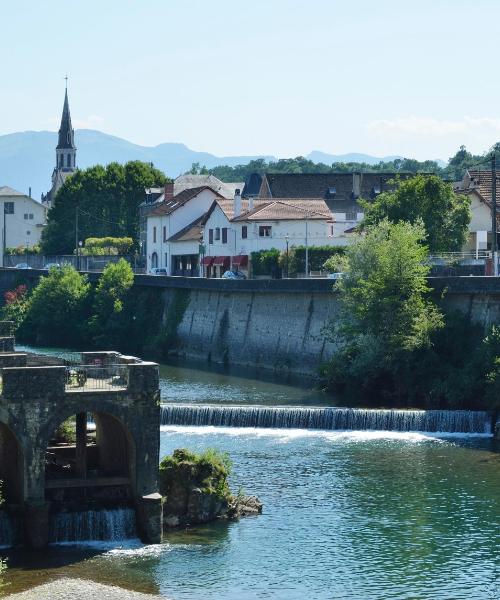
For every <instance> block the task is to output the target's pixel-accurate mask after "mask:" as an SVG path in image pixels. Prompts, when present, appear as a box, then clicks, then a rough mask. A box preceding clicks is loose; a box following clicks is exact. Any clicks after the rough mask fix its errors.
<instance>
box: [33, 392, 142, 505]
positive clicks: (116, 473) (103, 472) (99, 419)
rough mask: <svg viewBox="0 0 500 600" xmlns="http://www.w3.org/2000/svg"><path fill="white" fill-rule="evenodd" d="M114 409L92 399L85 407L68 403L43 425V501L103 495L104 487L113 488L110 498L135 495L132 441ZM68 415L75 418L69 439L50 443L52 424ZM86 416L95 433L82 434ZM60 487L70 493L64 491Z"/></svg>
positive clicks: (123, 497)
mask: <svg viewBox="0 0 500 600" xmlns="http://www.w3.org/2000/svg"><path fill="white" fill-rule="evenodd" d="M115 412H116V411H114V410H112V409H109V407H108V406H107V405H106V402H104V403H102V405H101V406H95V405H94V404H93V403H90V404H89V405H87V406H85V407H81V406H77V405H74V406H73V407H72V408H70V407H67V409H66V410H65V411H64V412H63V414H62V415H61V414H60V416H59V417H54V418H52V419H51V420H50V422H49V423H47V425H46V427H45V429H44V436H43V437H44V441H45V444H44V449H43V451H44V455H45V460H46V469H45V473H46V476H45V478H46V484H45V497H46V498H47V499H60V500H62V499H63V498H64V499H65V498H66V496H68V497H69V498H72V499H78V498H79V497H86V498H90V497H94V496H95V497H97V496H100V497H102V498H104V497H106V494H105V492H104V489H105V488H106V489H108V490H109V489H110V488H116V489H115V492H116V493H115V497H116V498H122V499H126V498H128V499H133V498H134V497H136V453H137V449H136V441H135V438H134V435H133V433H132V432H131V431H130V428H129V427H128V426H127V424H126V423H125V422H124V419H123V418H121V416H120V415H117V414H114V413H115ZM72 416H76V419H75V426H76V440H75V443H74V444H60V445H57V446H51V445H50V442H51V439H52V438H53V436H54V433H55V432H56V430H57V429H58V427H59V426H60V425H61V424H62V423H64V422H65V421H66V420H67V419H68V418H70V417H72ZM89 417H93V420H94V423H95V434H94V433H93V431H92V432H89V433H90V436H89V437H87V435H86V433H87V432H86V423H87V419H88V418H89ZM82 424H83V430H82ZM79 432H80V433H79ZM82 440H83V441H82ZM82 480H86V481H85V482H83V481H82ZM98 482H99V483H98ZM78 483H82V485H81V486H80V485H78ZM51 490H58V493H57V494H54V493H53V492H52V491H51ZM61 490H73V491H72V492H71V493H69V492H68V493H66V492H61ZM94 492H97V493H94ZM111 495H112V494H111V493H110V494H109V496H111Z"/></svg>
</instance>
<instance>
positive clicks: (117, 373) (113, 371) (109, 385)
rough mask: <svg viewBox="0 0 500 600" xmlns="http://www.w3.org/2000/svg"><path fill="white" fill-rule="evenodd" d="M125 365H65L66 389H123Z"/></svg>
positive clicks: (125, 373)
mask: <svg viewBox="0 0 500 600" xmlns="http://www.w3.org/2000/svg"><path fill="white" fill-rule="evenodd" d="M128 375H129V371H128V366H127V365H107V366H105V367H94V366H88V365H71V366H67V367H66V391H67V392H88V391H110V390H124V389H126V388H127V386H128Z"/></svg>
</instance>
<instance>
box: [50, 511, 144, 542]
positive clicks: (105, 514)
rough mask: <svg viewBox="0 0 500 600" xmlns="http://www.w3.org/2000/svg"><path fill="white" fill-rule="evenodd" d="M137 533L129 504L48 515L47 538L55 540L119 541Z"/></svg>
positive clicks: (134, 536) (130, 537) (133, 513)
mask: <svg viewBox="0 0 500 600" xmlns="http://www.w3.org/2000/svg"><path fill="white" fill-rule="evenodd" d="M136 537H137V533H136V524H135V511H134V509H132V508H115V509H110V510H104V509H100V510H82V511H75V512H73V511H71V512H59V513H55V514H52V515H51V518H50V533H49V540H50V542H51V543H53V544H54V543H58V542H89V541H111V542H114V541H116V542H117V541H122V540H128V539H133V538H136Z"/></svg>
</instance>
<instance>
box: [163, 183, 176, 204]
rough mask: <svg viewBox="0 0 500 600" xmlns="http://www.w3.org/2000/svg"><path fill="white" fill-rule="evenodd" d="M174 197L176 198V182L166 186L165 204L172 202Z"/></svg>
mask: <svg viewBox="0 0 500 600" xmlns="http://www.w3.org/2000/svg"><path fill="white" fill-rule="evenodd" d="M173 197H174V182H173V181H171V182H170V183H166V184H165V202H168V201H169V200H172V198H173Z"/></svg>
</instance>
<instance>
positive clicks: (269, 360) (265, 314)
mask: <svg viewBox="0 0 500 600" xmlns="http://www.w3.org/2000/svg"><path fill="white" fill-rule="evenodd" d="M40 274H42V272H40V271H35V270H30V271H24V272H20V271H14V270H12V269H7V270H1V269H0V293H2V292H4V291H6V290H8V289H12V288H13V287H14V286H15V284H17V283H18V282H19V281H20V278H23V279H24V280H25V281H28V282H31V284H32V285H33V284H35V283H36V281H37V280H38V278H39V276H40ZM97 277H98V275H97V274H95V273H91V274H89V278H90V280H91V281H92V280H96V278H97ZM430 283H431V285H432V286H433V287H434V289H435V294H436V298H443V302H444V303H445V304H447V305H448V306H451V307H454V308H457V309H459V310H461V311H463V312H464V313H466V314H468V315H469V316H470V317H471V318H472V319H473V320H474V321H476V322H478V323H481V324H482V325H484V327H485V328H486V327H488V326H490V325H492V324H494V323H500V278H493V277H448V278H430ZM135 285H136V286H137V288H138V289H141V288H143V289H144V288H149V289H151V288H158V292H159V293H158V300H159V301H160V302H161V303H162V305H163V306H162V308H163V325H165V324H168V325H169V327H171V326H172V324H173V326H174V328H175V329H176V331H177V338H178V353H179V355H180V356H185V357H189V358H194V359H200V360H211V361H213V362H217V363H226V364H231V365H249V366H252V367H262V368H266V369H274V370H279V371H291V372H294V373H298V374H314V373H315V372H316V369H317V367H318V365H319V364H320V363H321V362H323V361H325V360H327V359H328V358H329V357H330V356H331V355H332V354H333V352H334V351H335V347H334V346H333V344H332V343H330V342H328V341H326V339H325V336H324V334H323V330H324V327H325V325H327V324H328V323H329V322H330V321H331V320H332V319H335V317H336V315H337V312H338V302H337V300H336V295H335V293H334V291H333V282H332V281H331V280H327V279H283V280H264V281H262V280H246V281H232V280H220V279H200V278H187V277H186V278H184V277H154V276H147V275H136V277H135ZM145 310H147V307H145ZM161 327H162V323H158V328H159V329H160V328H161Z"/></svg>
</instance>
